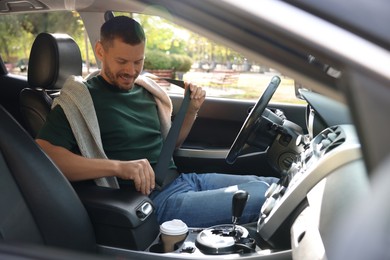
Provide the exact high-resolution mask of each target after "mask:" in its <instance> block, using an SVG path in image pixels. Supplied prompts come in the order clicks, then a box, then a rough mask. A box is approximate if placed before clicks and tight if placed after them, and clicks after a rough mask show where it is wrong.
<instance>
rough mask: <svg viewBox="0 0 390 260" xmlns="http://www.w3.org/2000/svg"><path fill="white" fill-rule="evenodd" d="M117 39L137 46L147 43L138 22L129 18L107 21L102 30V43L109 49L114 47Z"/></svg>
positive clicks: (114, 18)
mask: <svg viewBox="0 0 390 260" xmlns="http://www.w3.org/2000/svg"><path fill="white" fill-rule="evenodd" d="M115 38H119V39H120V40H122V41H123V42H124V43H127V44H130V45H136V44H139V43H141V42H145V32H144V29H143V28H142V26H141V25H140V24H139V23H138V22H137V21H136V20H134V19H132V18H130V17H127V16H116V17H113V18H111V19H110V20H108V21H106V22H105V23H104V24H103V25H102V27H101V28H100V42H101V43H102V44H103V46H104V48H107V47H109V46H111V45H112V43H113V41H114V39H115Z"/></svg>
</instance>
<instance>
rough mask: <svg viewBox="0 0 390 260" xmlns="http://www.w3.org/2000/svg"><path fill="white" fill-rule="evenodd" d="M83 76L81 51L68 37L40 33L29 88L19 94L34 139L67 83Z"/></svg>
mask: <svg viewBox="0 0 390 260" xmlns="http://www.w3.org/2000/svg"><path fill="white" fill-rule="evenodd" d="M81 74H82V59H81V53H80V49H79V47H78V46H77V44H76V42H75V41H74V40H73V39H72V38H71V37H70V36H69V35H67V34H50V33H41V34H39V35H38V36H37V37H36V39H35V41H34V43H33V46H32V48H31V53H30V59H29V65H28V74H27V78H28V84H29V85H30V88H26V89H23V90H22V91H21V93H20V107H21V113H22V119H23V121H24V124H25V125H26V128H27V131H28V132H29V133H30V135H31V136H32V137H35V136H36V135H37V133H38V131H39V130H40V129H41V127H42V126H43V124H44V123H45V120H46V116H47V114H48V113H49V111H50V109H51V104H52V101H53V98H54V97H55V96H56V95H58V93H59V91H60V89H61V88H62V85H63V84H64V82H65V80H66V79H67V78H68V77H69V76H70V75H81Z"/></svg>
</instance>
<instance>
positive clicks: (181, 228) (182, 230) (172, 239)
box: [160, 219, 188, 253]
mask: <svg viewBox="0 0 390 260" xmlns="http://www.w3.org/2000/svg"><path fill="white" fill-rule="evenodd" d="M160 232H161V241H162V244H163V246H164V252H166V253H167V252H172V251H174V250H175V248H174V247H175V244H176V243H178V242H180V241H183V240H184V239H185V238H186V237H187V232H188V227H187V225H186V224H185V223H184V222H183V221H181V220H180V219H173V220H170V221H165V222H164V223H162V224H161V225H160Z"/></svg>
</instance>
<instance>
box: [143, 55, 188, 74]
mask: <svg viewBox="0 0 390 260" xmlns="http://www.w3.org/2000/svg"><path fill="white" fill-rule="evenodd" d="M191 65H192V59H191V58H190V57H188V56H187V55H182V54H166V53H164V52H162V51H159V50H147V51H146V56H145V63H144V69H146V70H167V69H173V70H175V71H181V72H187V71H189V70H190V69H191Z"/></svg>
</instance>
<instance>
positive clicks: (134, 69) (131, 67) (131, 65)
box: [125, 62, 136, 75]
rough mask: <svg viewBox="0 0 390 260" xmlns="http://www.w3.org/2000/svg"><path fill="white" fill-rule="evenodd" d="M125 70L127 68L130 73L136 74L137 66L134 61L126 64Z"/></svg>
mask: <svg viewBox="0 0 390 260" xmlns="http://www.w3.org/2000/svg"><path fill="white" fill-rule="evenodd" d="M125 70H126V72H127V73H128V74H130V75H134V74H135V71H136V68H135V65H134V63H132V62H129V63H128V64H126V68H125Z"/></svg>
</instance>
